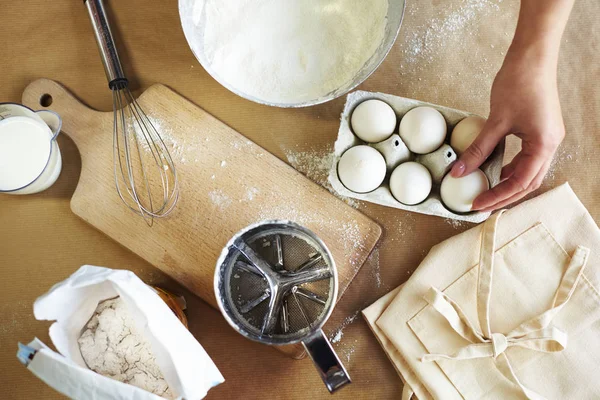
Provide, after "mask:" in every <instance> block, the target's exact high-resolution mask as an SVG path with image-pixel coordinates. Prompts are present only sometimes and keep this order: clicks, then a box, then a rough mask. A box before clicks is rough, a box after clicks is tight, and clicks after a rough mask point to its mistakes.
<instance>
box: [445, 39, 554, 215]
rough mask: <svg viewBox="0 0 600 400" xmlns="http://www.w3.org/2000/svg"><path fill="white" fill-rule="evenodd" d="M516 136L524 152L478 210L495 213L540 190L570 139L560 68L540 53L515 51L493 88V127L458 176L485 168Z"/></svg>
mask: <svg viewBox="0 0 600 400" xmlns="http://www.w3.org/2000/svg"><path fill="white" fill-rule="evenodd" d="M510 134H514V135H515V136H517V137H519V138H521V140H522V146H521V151H520V152H519V153H518V154H517V155H516V156H515V158H514V159H513V160H512V161H511V162H510V163H509V164H508V165H506V166H505V167H504V168H503V169H502V174H501V182H500V184H498V185H497V186H495V187H493V188H491V189H490V190H488V191H486V192H484V193H482V194H481V195H479V196H478V197H477V198H476V199H475V201H474V202H473V209H476V210H482V211H492V210H495V209H498V208H501V207H504V206H506V205H508V204H511V203H513V202H515V201H518V200H520V199H521V198H523V197H525V196H526V195H527V194H529V193H531V192H532V191H534V190H536V189H537V188H539V187H540V185H541V184H542V181H543V179H544V177H545V175H546V173H547V172H548V169H549V168H550V164H551V162H552V159H553V157H554V154H555V152H556V150H557V148H558V146H559V145H560V143H561V142H562V140H563V138H564V135H565V128H564V123H563V119H562V114H561V108H560V102H559V98H558V90H557V83H556V64H555V63H553V62H548V60H545V59H543V57H540V56H539V55H537V54H533V55H532V54H520V52H519V51H518V50H516V51H512V52H510V51H509V54H508V55H507V57H506V59H505V61H504V64H503V66H502V68H501V69H500V71H499V72H498V74H497V76H496V79H495V80H494V84H493V85H492V92H491V100H490V115H489V118H488V120H487V123H486V124H485V126H484V127H483V129H482V131H481V133H480V134H479V136H478V137H477V138H476V139H475V141H474V142H473V144H472V145H471V146H470V147H469V148H468V149H467V150H466V151H465V152H464V153H463V154H462V155H461V157H460V158H459V160H458V161H457V162H456V164H455V165H454V167H453V168H452V172H451V174H452V176H454V177H460V176H464V175H468V174H469V173H471V172H472V171H474V170H475V169H477V168H479V166H480V165H481V164H482V163H483V162H484V161H485V160H486V159H487V158H488V157H489V155H490V154H491V153H492V151H493V150H494V148H495V147H496V145H497V144H498V143H499V142H500V141H501V140H502V139H503V138H504V137H505V136H507V135H510Z"/></svg>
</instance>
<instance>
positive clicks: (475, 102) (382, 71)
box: [0, 0, 600, 400]
mask: <svg viewBox="0 0 600 400" xmlns="http://www.w3.org/2000/svg"><path fill="white" fill-rule="evenodd" d="M392 1H393V0H392ZM105 3H106V6H107V9H108V10H109V17H110V18H111V21H112V28H113V34H114V35H115V37H116V40H117V47H118V48H119V52H120V55H121V61H122V63H123V65H124V68H125V71H126V73H127V74H128V75H129V77H130V80H131V85H132V88H133V89H135V92H136V93H137V94H139V93H140V92H141V90H143V89H145V88H147V87H148V86H150V85H151V84H152V83H155V82H160V83H163V84H165V85H167V86H169V87H171V88H172V89H174V90H175V91H176V92H178V93H180V94H181V95H183V96H185V97H186V98H188V99H190V100H191V101H193V102H194V103H196V104H198V105H199V106H200V107H203V108H204V109H206V110H207V111H208V112H210V113H212V114H213V115H215V116H216V117H217V118H219V119H221V120H222V121H224V122H225V123H226V124H228V125H230V126H231V127H233V128H234V129H236V130H237V131H239V132H241V133H242V134H244V135H246V136H247V137H248V138H249V139H251V140H253V141H255V142H256V143H257V144H259V145H260V146H262V147H264V148H265V149H267V150H268V151H270V152H271V153H273V154H275V155H276V156H277V157H279V158H281V159H282V160H284V161H288V162H290V163H291V164H292V165H294V166H295V167H296V168H297V169H299V170H300V171H303V172H305V173H308V175H309V176H310V177H311V178H313V179H315V180H317V181H318V182H319V183H323V182H325V181H326V171H325V172H323V173H321V171H319V168H318V165H319V164H320V163H319V162H318V161H320V160H322V159H323V158H324V157H326V156H327V154H328V152H330V151H332V146H333V142H334V141H335V138H336V135H337V131H338V125H339V116H340V113H341V111H342V108H343V104H344V101H345V99H344V98H340V99H337V100H334V101H331V102H329V103H326V104H323V105H319V106H315V107H311V108H306V109H276V108H271V107H266V106H262V105H258V104H254V103H251V102H249V101H247V100H244V99H242V98H240V97H237V96H236V95H234V94H232V93H230V92H229V91H227V90H226V89H225V88H223V87H221V86H220V85H219V84H218V83H217V82H216V81H214V80H213V79H212V78H211V77H210V76H209V75H208V74H207V73H206V72H205V71H204V70H203V69H202V67H201V66H200V64H199V63H198V62H197V61H196V59H195V58H194V56H193V54H192V52H191V51H190V49H189V48H188V45H187V43H186V41H185V38H184V36H183V32H182V30H181V27H180V24H179V15H178V8H177V1H176V0H167V1H161V2H148V1H143V0H127V1H115V0H110V1H109V0H106V1H105ZM518 5H519V2H518V1H516V0H504V1H500V0H446V1H440V0H420V1H409V2H408V4H407V6H406V13H405V16H404V22H403V25H402V29H401V31H400V36H399V38H398V40H397V42H396V44H395V46H394V48H393V49H392V51H391V53H390V54H389V56H388V57H387V59H386V61H385V62H384V63H383V64H382V65H381V67H380V68H379V69H378V70H377V72H375V73H374V74H373V75H372V76H371V77H370V78H369V79H368V80H367V81H366V82H365V83H364V84H363V85H361V86H360V87H359V88H360V89H362V90H369V91H381V92H386V93H391V94H395V95H399V96H404V97H409V98H415V99H419V100H423V101H428V102H432V103H436V104H440V105H443V106H448V107H453V108H457V109H461V110H465V111H469V112H473V113H477V114H481V115H487V113H488V110H489V90H490V87H491V83H492V80H493V78H494V76H495V73H496V71H497V70H498V69H499V67H500V65H501V63H502V61H503V58H504V54H505V53H506V50H507V48H508V46H509V44H510V40H511V38H512V34H513V31H514V27H515V24H516V18H517V14H518ZM599 17H600V3H599V2H598V1H597V0H579V1H577V2H576V4H575V8H574V10H573V13H572V15H571V18H570V21H569V24H568V26H567V30H566V33H565V36H564V38H563V42H562V49H561V56H560V65H559V90H560V96H561V101H562V108H563V114H564V117H565V124H566V130H567V137H566V139H565V141H564V143H563V145H562V146H561V148H560V149H559V151H558V154H557V158H556V161H555V164H554V165H553V167H552V169H551V171H550V173H549V175H548V177H547V178H546V180H545V182H544V185H543V187H542V188H541V189H540V190H539V192H538V193H541V192H544V191H547V190H548V189H550V188H553V187H556V186H558V185H559V184H561V183H563V182H564V181H567V180H568V181H569V183H570V184H571V186H572V188H573V190H574V191H575V193H577V195H578V197H579V198H580V200H581V201H582V203H583V204H585V205H586V207H587V209H588V210H589V212H590V213H591V215H592V216H593V217H594V218H595V219H596V222H598V221H599V218H598V217H599V216H600V186H599V185H598V180H599V173H598V171H600V160H599V159H598V154H599V149H600V100H599V99H600V82H599V81H598V76H600V53H599V52H598V49H599V48H600V25H599V24H598V22H597V21H598V19H599ZM0 37H1V38H2V42H3V43H2V46H1V47H0V72H1V75H0V76H1V77H0V102H20V100H21V94H22V92H23V89H24V88H25V87H26V86H27V84H28V83H30V82H31V81H32V80H34V79H37V78H42V77H46V78H50V79H54V80H56V81H59V82H61V83H62V84H64V85H65V86H66V87H67V88H68V89H69V90H71V91H72V92H73V93H75V94H76V95H77V96H78V97H79V98H80V99H81V100H82V101H83V102H85V103H86V104H88V105H89V106H91V107H93V108H96V109H99V110H104V111H108V110H110V109H111V108H112V97H111V94H110V91H109V89H108V87H107V83H106V79H105V76H104V71H103V68H102V64H101V62H100V58H99V56H98V50H97V47H96V43H95V40H94V36H93V33H92V29H91V26H90V22H89V18H88V15H87V11H86V9H85V7H84V6H83V4H82V3H81V2H74V1H67V0H55V1H52V2H47V1H41V0H35V1H26V2H23V1H15V0H3V1H2V2H0ZM516 101H518V99H516ZM106 134H107V135H110V134H111V132H106ZM61 136H62V135H61ZM59 145H60V148H61V152H62V155H63V163H64V166H63V171H62V174H61V176H60V178H59V180H58V181H57V183H56V184H55V185H54V186H53V187H52V188H50V189H49V190H47V191H46V192H43V193H40V194H37V195H30V196H25V197H19V196H9V195H0V274H1V275H0V282H1V283H0V324H1V326H0V387H1V388H2V398H4V399H30V398H43V399H49V400H51V399H60V398H62V397H61V396H60V395H59V394H58V393H56V392H54V391H53V390H52V389H50V388H49V387H47V386H46V385H45V384H43V383H42V382H41V381H39V380H38V379H36V378H35V377H34V376H33V375H32V374H31V373H29V371H27V370H26V368H25V367H23V366H22V365H21V364H19V362H18V361H17V359H16V357H15V353H16V350H17V342H18V341H23V342H27V341H29V340H30V339H31V338H32V337H34V336H37V337H39V338H40V339H41V340H42V341H44V342H46V343H49V342H50V341H49V340H48V339H49V338H48V326H49V323H46V322H39V321H36V320H35V319H34V318H33V315H32V306H33V301H34V300H35V298H36V297H37V296H39V295H41V294H42V293H44V292H46V291H47V290H48V289H49V288H50V287H51V286H52V285H53V284H54V283H56V282H59V281H61V280H63V279H65V278H66V277H67V276H69V275H70V274H71V273H73V272H74V271H75V270H77V269H78V268H79V267H80V266H81V265H84V264H94V265H101V266H106V267H109V268H125V269H130V270H132V271H134V272H135V273H136V274H137V275H138V276H139V277H140V278H142V279H143V280H144V281H145V282H146V283H148V284H152V285H158V286H163V287H165V288H167V289H169V290H171V291H174V292H178V293H181V294H183V295H185V296H186V299H187V303H188V310H187V313H188V318H189V324H190V330H191V332H192V333H193V334H194V336H195V337H196V338H197V339H198V340H199V341H200V343H201V344H202V346H203V347H204V348H205V349H206V351H207V352H208V353H209V354H210V355H211V357H212V358H213V360H214V362H215V364H216V365H217V367H218V368H219V369H220V371H221V372H222V374H223V375H224V377H225V379H226V383H225V384H223V385H220V386H219V387H217V388H215V389H213V390H212V391H211V392H210V393H209V395H208V397H207V398H209V399H235V398H241V397H243V398H245V399H265V398H267V399H293V398H298V399H304V398H329V396H330V395H329V393H328V392H327V390H326V389H325V386H324V385H323V383H322V382H321V380H320V378H319V376H318V374H317V373H316V371H315V370H314V367H313V366H312V364H311V362H310V360H309V359H305V360H303V361H294V360H291V359H289V358H286V357H285V356H284V355H283V354H280V353H279V352H276V351H273V350H272V349H269V348H267V347H265V346H263V345H260V344H257V343H253V342H250V341H248V340H247V339H244V338H243V337H242V336H240V335H239V334H237V333H236V332H234V331H233V330H232V329H231V328H230V327H229V325H227V323H226V322H225V320H224V319H223V318H222V317H221V315H220V314H219V312H218V311H216V310H214V309H212V308H210V307H209V306H208V305H207V304H205V303H203V302H202V301H201V300H199V299H198V298H197V297H194V296H193V295H191V294H190V293H189V292H187V291H186V290H184V289H183V288H182V287H180V286H179V285H177V284H176V283H175V282H174V281H173V280H171V279H170V278H169V277H168V276H166V275H165V274H163V273H162V272H160V271H158V270H157V269H155V268H154V267H152V266H150V265H148V264H147V263H146V262H145V261H143V260H142V259H140V258H139V257H137V256H136V255H134V254H133V253H131V252H129V251H128V250H127V249H125V248H123V247H122V246H120V245H119V244H117V243H115V242H113V241H112V240H111V239H109V238H108V237H106V236H104V235H103V234H101V233H100V232H98V231H96V230H95V229H94V228H92V227H91V226H89V225H88V224H87V223H85V222H84V221H82V220H80V219H79V218H78V217H76V216H75V215H74V214H73V213H72V212H71V211H70V208H69V199H70V197H71V195H72V194H73V192H74V190H75V187H76V185H77V180H78V177H79V172H80V169H81V160H80V157H79V154H78V151H77V149H76V147H75V145H74V144H73V142H72V141H71V140H70V139H69V138H68V137H67V136H62V137H60V139H59ZM517 149H518V145H517V143H516V142H515V141H510V142H509V146H508V151H507V157H508V158H509V159H510V158H511V157H512V156H513V155H514V154H515V153H516V151H517ZM315 160H316V162H315ZM358 207H359V209H360V211H362V212H364V213H365V214H367V215H368V216H370V217H371V218H373V219H374V220H375V221H377V222H378V223H380V224H381V225H382V227H383V228H384V235H383V238H382V242H381V244H380V247H379V248H378V249H376V250H375V252H374V253H373V255H372V256H371V258H370V259H369V260H368V261H367V263H366V264H365V266H364V267H363V268H362V270H361V271H360V273H359V274H358V275H357V277H356V279H355V280H354V282H353V284H352V285H351V286H350V287H349V289H348V291H347V292H346V294H345V296H344V298H343V299H342V301H341V302H340V303H339V304H338V306H337V307H336V309H335V310H334V313H333V315H332V317H331V319H330V320H329V321H328V323H327V324H326V325H325V332H326V334H327V335H328V336H330V337H332V338H333V339H334V343H333V346H334V348H335V349H336V351H337V352H338V355H339V356H340V358H341V359H342V361H343V362H344V364H345V366H346V367H347V369H348V371H349V374H350V376H351V377H352V380H353V383H352V384H351V385H350V386H348V387H346V388H344V389H342V390H340V391H339V392H338V393H337V394H336V395H335V396H336V398H337V399H345V398H347V399H356V398H373V399H395V398H399V397H400V394H401V392H402V383H401V381H400V379H399V378H398V376H397V374H396V371H395V370H394V368H393V366H392V364H391V363H390V362H389V361H388V359H387V357H386V355H385V354H384V352H383V350H382V349H381V346H380V345H379V343H378V342H377V339H376V338H375V337H374V335H372V334H371V332H370V329H369V327H368V326H367V323H366V322H365V321H364V320H363V319H362V318H361V317H360V315H359V312H360V310H362V309H363V308H365V307H366V306H367V305H369V304H372V303H373V302H374V301H375V300H377V299H378V298H380V297H381V296H383V295H384V294H385V293H387V292H389V291H390V290H391V289H392V288H395V287H397V286H398V285H400V284H401V283H403V282H405V281H406V279H407V278H408V277H409V276H410V274H411V273H412V271H414V269H415V268H416V267H417V266H418V265H419V263H420V262H421V260H422V259H423V258H424V256H425V254H426V253H427V252H428V251H429V249H430V248H431V247H432V246H433V245H435V244H437V243H439V242H441V241H442V240H445V239H447V238H449V237H451V236H453V235H456V234H457V233H460V232H463V231H465V230H467V229H469V228H470V227H472V226H473V225H471V224H468V223H457V222H453V221H450V220H444V219H442V218H438V217H433V216H426V215H419V214H412V213H409V212H405V211H401V210H396V209H387V208H385V207H381V206H377V205H373V204H368V203H364V204H363V203H361V204H359V205H358ZM340 328H342V329H341V330H340Z"/></svg>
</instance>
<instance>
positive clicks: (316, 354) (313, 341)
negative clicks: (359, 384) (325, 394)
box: [302, 329, 352, 393]
mask: <svg viewBox="0 0 600 400" xmlns="http://www.w3.org/2000/svg"><path fill="white" fill-rule="evenodd" d="M302 344H303V345H304V348H305V349H306V352H307V353H308V355H309V356H310V358H311V359H312V361H313V363H314V364H315V367H317V370H318V371H319V375H321V379H323V382H324V383H325V386H327V389H329V392H331V393H333V392H335V391H336V390H338V389H340V388H341V387H342V386H344V385H347V384H348V383H351V382H352V381H351V379H350V376H349V375H348V372H346V368H344V366H343V365H342V362H341V361H340V359H339V358H338V356H337V354H335V351H334V350H333V347H331V343H329V340H327V338H326V337H325V334H324V333H323V330H321V329H319V331H318V332H317V333H316V334H315V335H313V336H311V337H310V338H309V339H307V340H305V341H304V342H302Z"/></svg>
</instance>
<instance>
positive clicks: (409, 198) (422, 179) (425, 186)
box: [390, 161, 431, 206]
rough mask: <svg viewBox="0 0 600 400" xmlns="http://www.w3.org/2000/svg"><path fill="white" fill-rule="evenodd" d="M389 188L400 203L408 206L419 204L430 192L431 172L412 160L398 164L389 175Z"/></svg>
mask: <svg viewBox="0 0 600 400" xmlns="http://www.w3.org/2000/svg"><path fill="white" fill-rule="evenodd" d="M390 190H391V192H392V194H393V195H394V197H395V198H396V200H398V201H399V202H400V203H403V204H406V205H409V206H412V205H415V204H419V203H421V202H423V201H424V200H425V199H426V198H427V196H429V193H430V192H431V174H430V173H429V170H428V169H427V168H425V167H424V166H423V165H421V164H419V163H416V162H413V161H410V162H406V163H404V164H400V165H399V166H398V167H396V169H395V170H394V172H392V176H391V177H390Z"/></svg>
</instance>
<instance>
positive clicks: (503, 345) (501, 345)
mask: <svg viewBox="0 0 600 400" xmlns="http://www.w3.org/2000/svg"><path fill="white" fill-rule="evenodd" d="M492 346H493V348H494V358H497V357H498V356H499V355H500V354H502V353H504V350H506V349H507V348H508V341H507V340H506V336H504V335H503V334H501V333H492Z"/></svg>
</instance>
